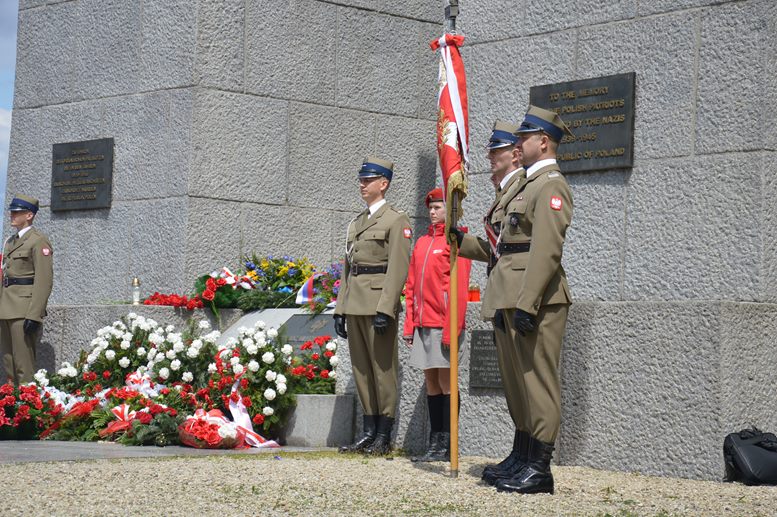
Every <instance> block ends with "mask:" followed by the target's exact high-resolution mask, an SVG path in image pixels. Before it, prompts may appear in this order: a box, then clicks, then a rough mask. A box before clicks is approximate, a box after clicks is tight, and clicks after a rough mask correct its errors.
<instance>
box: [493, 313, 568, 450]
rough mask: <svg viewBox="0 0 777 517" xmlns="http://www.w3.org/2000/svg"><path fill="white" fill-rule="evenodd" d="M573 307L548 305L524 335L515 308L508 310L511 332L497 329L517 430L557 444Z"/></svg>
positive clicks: (502, 370)
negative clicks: (566, 336) (564, 358)
mask: <svg viewBox="0 0 777 517" xmlns="http://www.w3.org/2000/svg"><path fill="white" fill-rule="evenodd" d="M568 313H569V305H546V306H544V307H541V308H540V311H539V313H538V314H537V329H536V330H535V331H534V332H532V333H531V334H530V335H528V336H521V335H520V334H519V333H518V331H517V330H516V329H515V327H514V326H513V315H514V314H515V309H504V321H505V328H506V331H507V332H501V331H499V330H495V333H496V346H497V357H498V359H499V370H500V373H501V375H502V385H503V386H504V390H505V398H506V399H507V407H508V408H509V410H510V416H511V417H512V419H513V422H514V423H515V427H516V429H518V430H520V431H526V432H528V433H529V434H530V435H531V436H532V437H534V438H536V439H537V440H540V441H543V442H546V443H554V442H555V441H556V437H557V436H558V431H559V427H560V425H561V382H560V379H559V372H558V368H559V360H560V358H561V341H562V339H563V337H564V330H565V328H566V323H567V314H568Z"/></svg>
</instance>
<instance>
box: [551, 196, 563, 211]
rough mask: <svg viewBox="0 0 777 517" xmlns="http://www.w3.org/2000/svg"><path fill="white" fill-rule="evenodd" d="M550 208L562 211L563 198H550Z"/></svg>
mask: <svg viewBox="0 0 777 517" xmlns="http://www.w3.org/2000/svg"><path fill="white" fill-rule="evenodd" d="M550 207H551V208H552V209H553V210H561V198H560V197H558V196H550Z"/></svg>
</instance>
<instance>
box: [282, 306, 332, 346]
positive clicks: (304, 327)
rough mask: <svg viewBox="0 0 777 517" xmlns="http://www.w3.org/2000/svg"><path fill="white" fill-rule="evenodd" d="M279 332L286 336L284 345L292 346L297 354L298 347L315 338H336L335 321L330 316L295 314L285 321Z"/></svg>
mask: <svg viewBox="0 0 777 517" xmlns="http://www.w3.org/2000/svg"><path fill="white" fill-rule="evenodd" d="M279 331H280V332H282V333H284V335H285V336H286V340H285V341H284V343H288V344H290V345H291V346H293V347H294V350H295V351H297V352H298V351H299V347H300V346H302V345H303V344H304V343H305V342H306V341H311V340H312V339H313V338H315V337H318V336H327V335H328V336H331V337H332V339H334V338H335V337H337V334H335V320H334V319H333V318H332V315H331V314H295V315H293V316H292V317H291V318H289V319H288V320H286V323H284V324H283V325H282V326H281V329H280V330H279Z"/></svg>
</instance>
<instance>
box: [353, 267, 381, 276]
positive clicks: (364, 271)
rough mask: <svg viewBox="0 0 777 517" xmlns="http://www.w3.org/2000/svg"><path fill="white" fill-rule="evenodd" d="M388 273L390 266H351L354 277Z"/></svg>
mask: <svg viewBox="0 0 777 517" xmlns="http://www.w3.org/2000/svg"><path fill="white" fill-rule="evenodd" d="M386 271H388V264H382V265H380V266H363V265H361V264H354V265H353V266H351V274H352V275H354V276H355V275H377V274H378V273H385V272H386Z"/></svg>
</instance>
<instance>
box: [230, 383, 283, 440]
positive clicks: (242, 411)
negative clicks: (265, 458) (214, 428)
mask: <svg viewBox="0 0 777 517" xmlns="http://www.w3.org/2000/svg"><path fill="white" fill-rule="evenodd" d="M238 384H239V382H235V384H233V385H232V393H237V395H238V396H237V397H235V398H237V402H235V401H234V400H232V398H233V397H230V398H229V412H230V413H232V420H234V421H235V424H237V426H238V427H242V428H243V430H244V431H245V433H246V443H247V444H248V445H250V446H251V447H256V448H258V449H262V448H271V447H280V445H278V443H277V442H275V441H274V440H268V439H267V438H264V437H263V436H262V435H260V434H259V433H257V432H255V431H254V425H253V423H251V416H250V415H249V414H248V409H246V407H245V405H244V404H243V397H241V396H240V392H239V391H238V389H237V388H238Z"/></svg>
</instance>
